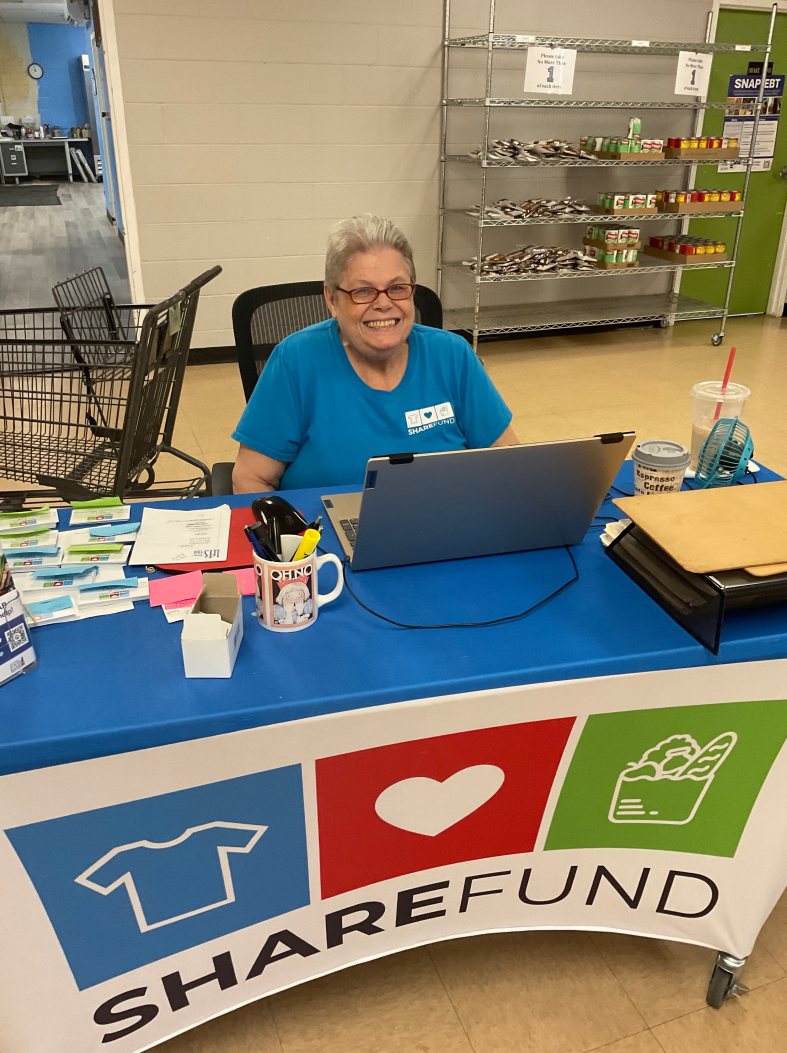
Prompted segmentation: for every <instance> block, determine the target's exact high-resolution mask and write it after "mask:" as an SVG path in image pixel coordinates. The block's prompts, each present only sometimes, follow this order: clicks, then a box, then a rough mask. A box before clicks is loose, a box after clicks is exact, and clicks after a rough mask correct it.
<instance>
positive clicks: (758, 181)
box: [680, 9, 787, 314]
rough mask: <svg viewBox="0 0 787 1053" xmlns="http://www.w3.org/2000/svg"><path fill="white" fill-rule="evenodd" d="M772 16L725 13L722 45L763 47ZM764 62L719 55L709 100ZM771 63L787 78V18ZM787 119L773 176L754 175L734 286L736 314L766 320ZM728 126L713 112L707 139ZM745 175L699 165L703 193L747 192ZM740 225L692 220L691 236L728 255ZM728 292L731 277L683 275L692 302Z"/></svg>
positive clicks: (786, 197)
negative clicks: (713, 242) (721, 245)
mask: <svg viewBox="0 0 787 1053" xmlns="http://www.w3.org/2000/svg"><path fill="white" fill-rule="evenodd" d="M769 21H770V14H768V13H766V12H764V11H762V12H760V11H730V10H725V9H722V10H721V11H719V21H718V26H717V28H716V40H717V41H729V42H731V43H737V44H746V43H752V44H763V43H765V41H766V40H767V39H768V24H769ZM763 58H764V56H763V55H761V54H754V53H751V54H750V53H749V52H746V51H741V52H737V53H734V54H732V53H731V54H726V55H715V56H714V58H713V68H712V72H711V78H710V87H709V90H708V98H709V99H711V100H714V101H715V100H723V99H726V98H727V87H728V84H729V79H730V77H731V76H732V75H733V74H741V73H746V71H747V70H748V66H749V62H750V61H752V62H755V61H759V62H761V61H762V59H763ZM770 61H771V62H772V63H773V72H774V73H787V14H780V15H777V17H776V26H775V30H774V37H773V50H772V52H771V59H770ZM785 121H787V115H784V116H783V117H782V118H781V120H780V121H779V131H778V134H777V136H776V151H775V154H774V158H773V164H772V166H771V170H770V171H769V172H752V176H751V181H750V183H749V195H748V200H747V202H746V216H745V218H744V219H743V221H742V222H743V230H742V231H741V240H740V244H739V246H738V264H737V266H736V268H735V278H734V280H733V285H732V298H731V300H730V313H731V314H762V313H764V312H765V310H766V308H767V306H768V296H769V294H770V290H771V278H772V276H773V269H774V265H775V263H776V253H777V251H778V248H779V238H780V237H781V230H782V220H783V219H784V209H785V205H786V204H787V180H784V179H781V178H780V177H779V172H780V171H781V169H782V168H784V166H785V165H787V132H785V128H784V123H785ZM723 123H724V111H723V110H708V111H707V112H706V114H705V123H704V125H703V132H702V134H703V135H721V134H722V125H723ZM744 178H745V176H744V175H743V173H720V172H718V171H717V170H716V165H698V167H697V180H696V185H697V187H722V188H729V189H733V190H742V189H743V181H744ZM736 223H737V220H734V219H703V220H696V219H695V220H692V222H691V225H690V227H689V232H690V233H691V234H694V235H697V236H698V237H703V238H717V239H719V240H720V241H725V242H726V243H727V246H728V252H731V251H732V244H733V241H734V239H735V225H736ZM726 287H727V272H726V271H724V270H718V271H698V272H697V273H696V274H687V273H686V272H685V271H684V273H683V278H682V280H681V285H680V291H681V292H682V293H685V294H686V295H687V296H696V297H697V298H698V299H700V300H707V301H709V302H710V303H716V304H723V303H724V293H725V290H726Z"/></svg>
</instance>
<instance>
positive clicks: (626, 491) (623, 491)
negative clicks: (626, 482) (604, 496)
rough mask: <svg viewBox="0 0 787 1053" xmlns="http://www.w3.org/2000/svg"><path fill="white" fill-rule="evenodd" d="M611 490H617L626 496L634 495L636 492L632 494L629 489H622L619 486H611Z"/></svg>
mask: <svg viewBox="0 0 787 1053" xmlns="http://www.w3.org/2000/svg"><path fill="white" fill-rule="evenodd" d="M610 490H617V492H618V493H619V494H623V496H624V497H633V496H634V494H630V493H629V492H628V490H621V489H620V487H619V486H610Z"/></svg>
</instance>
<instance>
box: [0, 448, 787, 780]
mask: <svg viewBox="0 0 787 1053" xmlns="http://www.w3.org/2000/svg"><path fill="white" fill-rule="evenodd" d="M631 471H632V469H631V462H627V463H626V464H625V465H624V466H623V468H622V469H621V472H620V474H619V476H618V480H617V483H618V485H619V486H620V488H621V489H623V490H627V491H629V492H630V491H631V488H632V476H631ZM759 478H760V480H761V481H763V482H765V481H769V480H773V479H777V478H779V476H776V475H774V474H773V473H772V472H768V471H767V470H764V469H763V471H762V472H761V474H760V476H759ZM347 489H348V488H347V487H338V488H334V492H336V491H338V492H341V491H342V490H345V491H346V490H347ZM321 492H322V493H325V492H329V491H326V490H325V489H323V490H322V491H320V490H304V491H291V492H289V493H288V494H287V497H288V498H289V499H290V500H292V501H293V503H295V504H296V505H297V506H298V507H299V508H300V509H301V510H302V511H303V512H304V514H305V515H306V516H307V517H311V518H313V517H314V516H316V515H317V514H318V513H319V512H321V511H322V507H321V504H320V498H319V495H320V493H321ZM250 501H251V498H250V497H249V496H244V497H232V498H211V499H205V502H204V503H205V504H212V505H216V504H221V503H225V502H226V503H229V504H230V505H232V506H235V507H237V506H242V505H248V504H250ZM191 504H194V502H182V501H181V502H175V503H173V507H178V508H186V507H189V505H191ZM157 507H163V506H161V505H158V506H157ZM533 514H534V515H538V495H534V501H533ZM601 514H606V515H611V516H614V515H616V514H617V515H620V513H618V512H616V509H615V507H614V506H613V505H611V504H610V503H609V502H607V503H606V504H605V505H604V506H603V508H602V510H601ZM601 529H602V526H601V525H598V526H595V527H594V528H592V529H591V530H590V531H589V532H588V534H587V536H586V538H585V541H584V543H583V544H582V545H578V546H576V547H575V548H574V549H573V551H574V554H575V557H576V561H577V565H578V567H579V571H580V575H581V576H580V580H579V581H578V582H576V583H575V584H574V585H572V586H571V587H570V588H569V589H567V590H566V591H565V592H564V593H563V594H562V595H560V596H559V597H557V598H556V599H555V600H553V601H551V602H550V603H548V604H546V605H545V606H544V607H542V608H541V609H540V610H538V611H536V612H535V613H534V614H532V615H530V616H528V617H527V618H524V619H522V620H519V621H514V622H509V623H507V624H504V625H498V626H491V627H486V628H473V629H469V628H461V629H433V630H407V629H399V628H395V627H394V626H392V625H388V624H387V623H385V622H383V621H380V620H379V619H377V618H375V617H373V616H372V615H371V614H368V613H367V612H366V611H364V610H362V609H361V608H360V607H359V606H358V605H357V604H356V603H355V601H354V600H353V599H352V597H351V596H350V595H349V594H348V593H347V590H345V591H344V592H343V593H342V595H341V596H340V597H339V599H338V600H336V601H335V602H334V603H332V604H330V605H329V606H327V607H325V608H323V610H322V611H321V613H320V617H319V619H318V621H317V623H316V625H314V626H313V627H311V628H309V629H306V630H304V631H303V632H299V633H291V634H287V635H283V634H278V633H271V632H268V631H266V630H265V629H262V628H261V627H260V626H259V625H258V624H257V622H256V619H255V616H254V599H253V597H246V598H244V600H243V608H244V638H243V643H242V645H241V649H240V653H239V655H238V660H237V663H236V666H235V671H234V674H233V676H232V679H230V680H186V679H185V677H184V675H183V661H182V656H181V649H180V634H181V628H182V626H181V623H174V624H172V625H170V624H168V623H167V622H166V620H165V618H164V615H163V613H162V612H161V610H158V609H151V608H150V606H149V605H148V603H147V602H141V603H137V604H136V605H135V608H134V611H133V613H132V612H128V613H124V614H116V615H112V616H109V617H104V618H94V619H89V620H87V621H83V622H73V623H67V624H63V625H48V626H42V627H40V628H36V629H35V630H33V643H34V646H35V649H36V652H37V655H38V658H39V661H40V667H39V668H38V669H36V670H34V671H33V672H31V673H29V674H28V675H26V676H24V677H21V678H19V679H17V680H15V681H13V682H12V683H10V684H7V685H6V686H5V687H3V688H0V774H7V773H9V772H16V771H24V770H28V769H32V768H40V767H45V766H47V765H52V764H60V763H64V762H68V761H76V760H83V759H86V758H89V757H100V756H106V755H109V754H113V753H121V752H125V751H128V750H138V749H144V748H147V747H150V746H159V745H163V744H166V743H172V742H181V741H184V740H187V739H193V738H200V737H203V736H206V735H217V734H221V733H223V732H229V731H237V730H240V729H242V728H249V727H259V726H262V725H266V724H274V723H279V722H281V721H287V720H296V719H298V718H302V717H312V716H316V715H317V714H322V713H335V712H338V711H341V710H347V709H357V708H362V707H365V706H378V705H382V704H385V703H392V702H400V701H403V700H405V699H416V698H426V697H430V696H434V695H446V694H451V693H453V692H460V691H475V690H480V689H489V688H499V687H508V686H512V685H517V684H534V683H543V682H547V681H555V680H568V679H573V678H580V677H592V676H606V675H610V674H619V673H635V672H643V671H646V670H652V669H675V668H685V667H688V666H699V665H710V664H718V663H729V662H746V661H755V660H758V659H768V658H784V657H787V604H784V605H779V606H773V607H766V608H760V609H758V610H754V611H747V612H744V611H741V612H733V613H731V614H730V615H728V617H727V620H726V622H725V626H724V632H723V643H722V646H721V651H720V654H719V657H718V658H716V657H714V656H713V655H711V654H710V653H709V652H708V651H707V650H705V648H703V647H702V646H701V645H700V644H698V643H696V642H695V641H694V640H693V639H692V638H691V637H690V636H689V635H688V634H687V633H686V632H685V631H684V630H683V629H681V628H680V627H679V626H678V625H677V624H676V623H675V622H674V621H673V620H672V619H671V618H670V617H669V616H668V615H667V614H666V613H665V612H664V611H662V610H661V608H660V607H658V606H657V605H656V604H655V603H654V602H653V601H652V600H651V599H650V598H649V597H648V596H647V595H646V594H645V593H644V592H642V591H641V590H640V589H639V588H638V586H636V585H635V584H634V583H633V582H632V581H631V580H630V579H629V578H628V577H627V576H626V575H625V574H624V573H623V572H622V571H621V570H619V569H618V568H617V567H616V566H615V565H614V564H613V563H612V561H611V560H610V559H609V558H608V557H607V556H606V555H605V554H604V550H603V548H602V545H601V543H600V541H599V534H600V532H601ZM323 539H324V540H323V547H324V548H326V549H328V550H330V551H334V552H336V553H337V554H341V550H340V548H339V545H338V542H337V540H336V538H335V536H334V534H333V530H332V528H331V526H330V524H328V525H327V527H326V530H325V532H324V535H323ZM206 569H209V568H206ZM572 573H573V569H572V566H571V562H570V559H569V556H568V554H567V553H566V551H565V549H546V550H541V551H537V552H521V553H516V554H513V555H507V556H487V557H484V558H481V559H473V560H455V561H451V562H446V563H436V564H429V565H421V566H414V567H399V568H394V569H391V570H380V571H366V572H363V573H358V574H352V572H350V573H349V574H348V578H349V580H350V581H351V583H352V586H353V589H354V590H355V591H356V592H357V594H358V596H359V597H360V598H361V599H363V601H364V602H365V603H367V604H368V605H369V606H370V607H372V608H374V609H375V610H378V611H380V612H381V613H383V614H385V615H387V616H388V617H390V618H393V619H395V620H397V621H404V622H408V623H419V624H430V623H445V622H464V621H485V620H490V619H493V618H499V617H503V616H505V615H507V614H513V613H515V612H517V611H519V610H523V609H525V608H526V607H528V606H530V605H531V604H533V603H535V602H537V601H538V600H539V599H541V598H542V597H544V596H546V595H548V594H549V593H550V592H552V591H553V590H554V589H556V588H557V587H558V586H559V585H560V584H561V583H562V582H564V581H566V580H568V579H569V578H570V577H571V575H572ZM334 582H335V570H334V569H333V568H332V567H326V569H325V570H324V571H323V572H322V577H321V591H322V592H326V591H327V590H328V589H329V588H331V587H332V586H333V584H334Z"/></svg>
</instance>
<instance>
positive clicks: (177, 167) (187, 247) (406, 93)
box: [107, 0, 707, 347]
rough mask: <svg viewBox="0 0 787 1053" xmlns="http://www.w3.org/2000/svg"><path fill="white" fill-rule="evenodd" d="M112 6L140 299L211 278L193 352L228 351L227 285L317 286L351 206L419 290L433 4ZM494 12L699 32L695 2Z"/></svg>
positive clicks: (428, 245) (310, 0)
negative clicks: (403, 247) (410, 263)
mask: <svg viewBox="0 0 787 1053" xmlns="http://www.w3.org/2000/svg"><path fill="white" fill-rule="evenodd" d="M107 2H110V0H107ZM111 2H112V5H113V10H114V21H115V26H116V34H117V55H118V59H119V75H120V80H121V83H122V93H123V99H124V111H125V124H126V130H127V139H128V151H129V165H130V177H131V179H130V183H131V185H130V187H128V188H127V192H130V193H132V194H133V198H134V211H135V212H136V218H137V224H138V244H139V257H140V263H141V275H142V281H143V284H144V294H145V297H146V298H148V299H156V298H159V297H163V296H167V295H170V294H171V293H172V292H173V291H175V289H177V288H178V287H179V286H181V285H182V284H183V283H184V282H185V281H187V280H188V279H189V278H191V277H193V276H194V275H196V274H197V273H199V272H200V271H202V270H204V269H206V268H207V267H208V266H211V265H212V264H213V263H220V264H221V265H222V267H223V268H224V273H223V274H222V275H221V276H220V278H218V279H217V280H216V281H214V282H213V283H212V284H211V285H210V286H208V287H207V289H206V290H205V292H204V294H203V297H202V300H201V306H200V310H199V314H198V318H197V326H196V330H195V339H194V346H196V347H206V346H223V345H227V344H231V343H233V337H232V330H231V321H230V309H231V305H232V301H233V299H234V298H235V296H237V295H238V293H240V292H242V291H243V290H244V289H248V288H251V287H253V286H256V285H264V284H273V283H276V282H286V281H302V280H307V279H315V278H320V277H321V276H322V266H323V251H324V244H325V236H326V233H327V231H328V229H329V228H330V226H331V225H332V224H333V223H334V222H335V221H336V220H338V219H341V218H343V217H345V216H347V215H352V214H354V213H357V212H361V211H365V210H370V211H374V212H378V213H380V214H383V215H387V216H389V217H390V218H392V219H394V220H395V221H396V222H397V223H398V224H399V225H400V226H401V227H402V229H403V230H404V231H405V232H406V233H407V234H408V236H409V237H410V239H411V241H412V243H413V247H414V250H415V256H416V265H417V268H418V273H419V278H420V279H421V280H422V281H423V282H424V283H425V284H430V285H431V284H433V282H434V276H435V265H436V248H437V205H438V197H437V195H438V189H437V180H438V157H439V99H440V76H441V70H440V67H441V42H442V18H443V2H442V0H396V3H393V4H392V3H390V2H389V0H333V2H330V3H329V2H327V0H290V2H289V3H287V4H280V3H279V2H278V0H223V2H222V3H218V2H216V0H111ZM498 7H499V18H500V20H499V22H498V26H499V28H501V29H503V30H506V29H509V30H515V31H520V32H545V33H546V32H550V33H551V32H555V33H562V34H566V35H588V36H589V35H602V34H609V35H610V36H616V37H617V36H623V37H625V36H631V37H636V38H638V39H642V38H647V37H650V38H652V39H685V40H701V39H703V37H704V31H705V16H706V11H707V3H706V0H532V2H529V3H528V2H523V0H501V2H500V3H499V5H498ZM454 8H455V12H456V15H457V21H456V24H458V25H459V26H462V27H466V28H467V29H468V30H473V29H476V30H482V29H484V12H485V11H486V10H487V4H486V2H484V0H459V2H457V0H455V3H454ZM599 72H603V71H599ZM660 72H662V71H660ZM631 79H632V78H631V77H630V76H629V77H628V78H626V84H625V88H626V89H628V88H629V86H630V84H631ZM601 80H602V82H603V81H604V77H603V76H602V78H601ZM606 90H607V92H609V91H611V87H607V88H606ZM622 90H623V89H622ZM608 97H609V96H608ZM642 97H644V98H646V97H648V96H647V94H644V95H643V96H642ZM545 192H546V191H545Z"/></svg>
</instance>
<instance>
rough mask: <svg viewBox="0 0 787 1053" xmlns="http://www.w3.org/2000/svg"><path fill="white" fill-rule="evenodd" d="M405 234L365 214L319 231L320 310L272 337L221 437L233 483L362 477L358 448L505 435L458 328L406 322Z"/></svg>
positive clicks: (260, 486) (302, 483)
mask: <svg viewBox="0 0 787 1053" xmlns="http://www.w3.org/2000/svg"><path fill="white" fill-rule="evenodd" d="M414 288H415V267H414V264H413V253H412V249H411V248H410V245H409V243H408V241H407V238H406V237H405V236H404V234H403V233H402V232H401V230H399V229H398V228H397V227H396V226H395V225H394V224H393V223H392V222H391V221H390V220H388V219H381V218H379V217H377V216H371V215H369V214H366V215H363V216H354V217H353V218H352V219H346V220H343V221H342V222H341V223H339V224H337V226H336V227H334V229H333V230H332V231H331V234H330V237H329V240H328V250H327V254H326V260H325V299H326V301H327V304H328V307H329V309H330V312H331V314H332V316H333V317H332V318H331V319H330V320H329V321H327V322H320V323H318V324H317V325H312V326H309V327H308V328H306V329H302V330H301V331H300V332H298V333H293V335H292V336H288V337H287V338H286V339H285V340H283V341H282V342H281V343H280V344H279V345H278V347H277V348H276V349H275V351H274V352H273V354H272V355H271V357H270V360H269V361H268V364H267V365H266V367H265V369H264V370H263V373H262V376H261V377H260V379H259V381H258V382H257V386H256V387H255V389H254V392H253V394H252V396H251V398H250V399H249V404H248V405H247V407H246V410H245V412H244V414H243V416H242V417H241V419H240V423H239V424H238V427H237V428H236V430H235V432H234V433H233V438H234V439H236V440H237V441H238V442H239V443H240V444H241V447H240V452H239V454H238V459H237V462H236V464H235V470H234V472H233V485H234V489H235V493H256V492H259V491H264V490H275V489H277V488H279V487H281V489H290V490H292V489H298V488H301V487H311V486H333V485H341V484H344V483H360V482H362V481H363V477H364V469H365V467H366V462H367V460H368V459H369V458H370V457H373V456H376V455H379V454H386V453H401V452H404V451H407V452H413V453H428V452H436V451H441V450H460V449H467V448H478V447H484V446H507V445H513V444H514V443H516V442H517V438H516V436H515V435H514V433H513V431H512V429H511V426H510V425H511V412H510V410H509V409H508V408H507V407H506V405H505V403H504V402H503V400H502V398H501V397H500V395H499V394H498V392H497V391H496V389H495V387H494V385H493V384H492V381H491V380H490V379H489V377H488V376H487V374H486V372H485V371H484V368H483V366H482V365H481V363H480V362H479V360H478V358H477V357H476V356H475V354H474V353H473V351H472V349H471V348H470V346H469V345H468V344H467V342H466V341H465V340H463V339H462V338H461V337H460V336H457V335H456V334H454V333H448V332H445V331H444V330H442V329H430V328H428V327H426V326H421V325H416V324H415V307H414V304H413V290H414Z"/></svg>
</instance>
